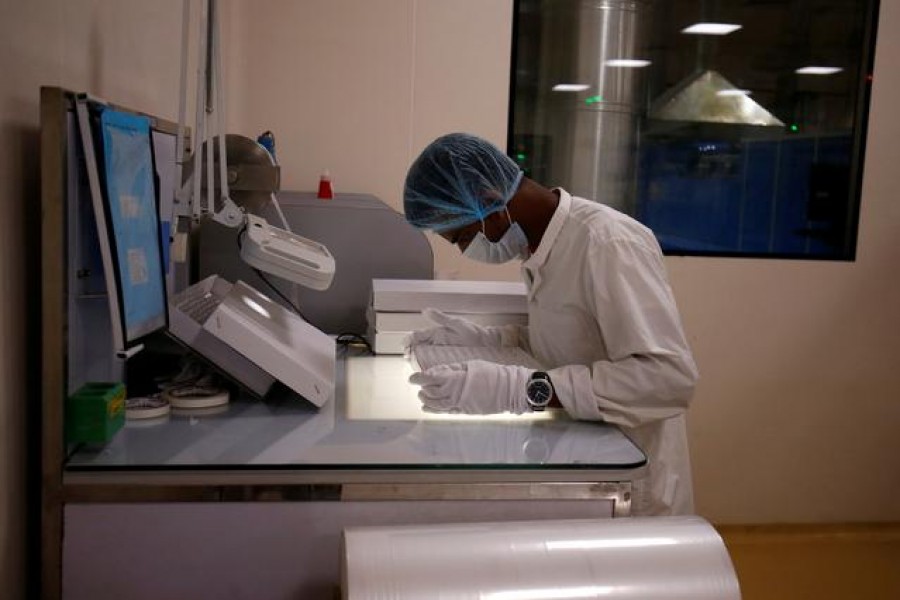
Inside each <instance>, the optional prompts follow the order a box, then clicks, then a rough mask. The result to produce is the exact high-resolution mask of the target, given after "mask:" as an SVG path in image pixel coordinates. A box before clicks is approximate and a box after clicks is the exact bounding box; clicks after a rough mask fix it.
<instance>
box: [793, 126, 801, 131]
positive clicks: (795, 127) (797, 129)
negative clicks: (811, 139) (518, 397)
mask: <svg viewBox="0 0 900 600" xmlns="http://www.w3.org/2000/svg"><path fill="white" fill-rule="evenodd" d="M791 131H795V132H796V131H800V128H799V127H797V125H791Z"/></svg>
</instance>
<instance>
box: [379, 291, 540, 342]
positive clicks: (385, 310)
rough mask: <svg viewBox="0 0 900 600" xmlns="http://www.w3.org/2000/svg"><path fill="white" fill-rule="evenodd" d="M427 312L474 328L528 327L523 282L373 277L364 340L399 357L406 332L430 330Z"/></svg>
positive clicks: (430, 325)
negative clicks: (453, 317)
mask: <svg viewBox="0 0 900 600" xmlns="http://www.w3.org/2000/svg"><path fill="white" fill-rule="evenodd" d="M426 308H436V309H438V310H441V311H443V312H446V313H449V314H453V315H456V316H460V317H463V318H465V319H468V320H470V321H472V322H473V323H475V324H477V325H482V326H492V325H527V324H528V307H527V298H526V291H525V284H523V283H517V282H509V281H457V280H440V279H373V280H372V296H371V301H370V304H369V310H368V320H369V332H368V333H369V340H370V341H371V342H372V345H373V348H374V350H375V352H376V353H377V354H402V353H403V351H404V347H403V346H404V340H405V339H406V337H407V336H408V335H409V333H410V332H412V331H416V330H418V329H427V328H429V327H434V323H432V322H430V321H429V320H428V319H426V318H425V317H424V316H423V315H422V311H423V310H424V309H426Z"/></svg>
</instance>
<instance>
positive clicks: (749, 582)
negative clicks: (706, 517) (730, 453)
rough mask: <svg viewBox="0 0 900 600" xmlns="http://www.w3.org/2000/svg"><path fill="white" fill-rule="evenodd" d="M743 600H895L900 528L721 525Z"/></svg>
mask: <svg viewBox="0 0 900 600" xmlns="http://www.w3.org/2000/svg"><path fill="white" fill-rule="evenodd" d="M717 529H718V531H719V533H720V534H721V535H722V537H723V538H724V540H725V543H726V545H727V546H728V550H729V552H730V553H731V558H732V561H733V562H734V566H735V569H736V570H737V573H738V579H739V580H740V583H741V592H742V596H743V600H799V599H806V598H810V599H815V600H837V599H854V600H855V599H865V600H898V599H900V524H898V523H890V524H865V525H822V526H814V525H796V526H792V525H772V526H746V527H744V526H720V527H717Z"/></svg>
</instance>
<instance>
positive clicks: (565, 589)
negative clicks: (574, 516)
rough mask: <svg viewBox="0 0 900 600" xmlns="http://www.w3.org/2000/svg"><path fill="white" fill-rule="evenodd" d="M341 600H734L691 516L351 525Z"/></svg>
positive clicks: (727, 577)
mask: <svg viewBox="0 0 900 600" xmlns="http://www.w3.org/2000/svg"><path fill="white" fill-rule="evenodd" d="M343 569H344V572H343V597H344V598H345V599H346V600H376V599H377V600H413V599H422V598H440V599H441V600H449V599H454V600H456V599H478V600H556V599H563V598H566V599H568V598H617V599H618V598H630V599H641V600H662V599H679V600H714V599H715V600H740V597H741V594H740V589H739V587H738V582H737V577H736V576H735V572H734V567H733V566H732V564H731V559H730V558H729V556H728V552H727V550H726V549H725V545H724V543H723V542H722V539H721V538H720V537H719V535H718V534H717V533H716V531H715V530H714V529H713V528H712V526H711V525H710V524H709V523H707V522H706V521H704V520H703V519H701V518H699V517H655V518H630V519H628V518H626V519H600V520H566V521H530V522H509V523H480V524H456V525H431V526H400V527H360V528H350V529H347V530H346V531H345V532H344V556H343Z"/></svg>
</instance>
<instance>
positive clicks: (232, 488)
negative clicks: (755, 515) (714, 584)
mask: <svg viewBox="0 0 900 600" xmlns="http://www.w3.org/2000/svg"><path fill="white" fill-rule="evenodd" d="M398 500H415V501H420V502H429V501H440V500H480V501H485V500H487V501H503V500H582V501H590V500H595V501H608V502H611V503H612V505H613V516H614V517H627V516H628V515H629V514H630V513H631V482H629V481H618V482H600V483H597V482H560V483H309V484H304V483H272V484H241V483H222V484H196V485H191V484H154V483H149V484H108V483H98V484H90V483H77V484H70V485H66V486H65V493H64V495H63V503H64V504H92V503H130V502H140V503H143V502H326V501H327V502H378V501H398Z"/></svg>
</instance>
